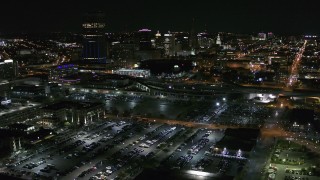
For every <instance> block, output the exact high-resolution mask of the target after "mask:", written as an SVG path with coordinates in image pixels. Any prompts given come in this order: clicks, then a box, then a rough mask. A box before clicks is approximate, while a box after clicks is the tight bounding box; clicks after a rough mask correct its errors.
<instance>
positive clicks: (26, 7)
mask: <svg viewBox="0 0 320 180" xmlns="http://www.w3.org/2000/svg"><path fill="white" fill-rule="evenodd" d="M313 4H314V1H308V2H305V1H304V2H299V1H297V0H294V1H287V0H285V1H281V2H277V1H275V0H271V1H268V2H266V3H259V2H256V1H253V0H245V1H241V2H240V1H239V2H231V1H218V2H205V1H197V2H195V3H193V4H192V3H181V2H177V1H173V2H171V1H166V0H164V1H161V2H155V1H152V2H149V1H143V0H142V1H138V2H130V1H127V0H124V1H117V2H115V1H108V2H100V1H98V2H95V3H85V2H84V1H77V3H74V2H62V1H55V2H54V3H53V2H52V3H50V2H47V3H46V4H41V3H39V2H24V1H19V0H15V1H10V2H3V7H6V8H3V10H2V11H1V13H0V14H1V16H2V20H3V21H2V23H3V25H2V27H1V28H0V32H2V33H6V32H53V31H62V32H69V31H71V32H81V26H80V25H79V24H81V22H82V20H83V16H84V14H85V13H86V12H90V11H102V12H105V13H106V31H107V32H118V31H120V32H121V31H135V30H138V29H141V28H149V29H152V30H153V31H157V30H160V31H168V30H171V31H190V29H191V26H192V19H193V18H194V19H195V29H196V31H198V32H201V31H204V30H208V31H209V32H220V31H227V32H244V33H249V32H258V31H264V32H268V31H272V32H276V33H305V34H309V33H317V32H319V31H320V26H319V25H318V24H316V23H314V22H316V18H317V9H316V6H313Z"/></svg>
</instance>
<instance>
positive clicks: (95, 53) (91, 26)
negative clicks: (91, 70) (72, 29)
mask: <svg viewBox="0 0 320 180" xmlns="http://www.w3.org/2000/svg"><path fill="white" fill-rule="evenodd" d="M105 26H106V24H105V14H104V13H102V12H94V13H87V14H86V15H85V18H84V22H83V24H82V28H83V31H84V32H83V33H84V34H83V38H84V40H83V53H82V56H83V61H84V63H86V64H104V63H106V62H107V43H106V38H105Z"/></svg>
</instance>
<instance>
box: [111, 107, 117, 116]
mask: <svg viewBox="0 0 320 180" xmlns="http://www.w3.org/2000/svg"><path fill="white" fill-rule="evenodd" d="M111 113H112V114H113V115H118V114H119V110H118V109H117V108H112V110H111Z"/></svg>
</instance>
